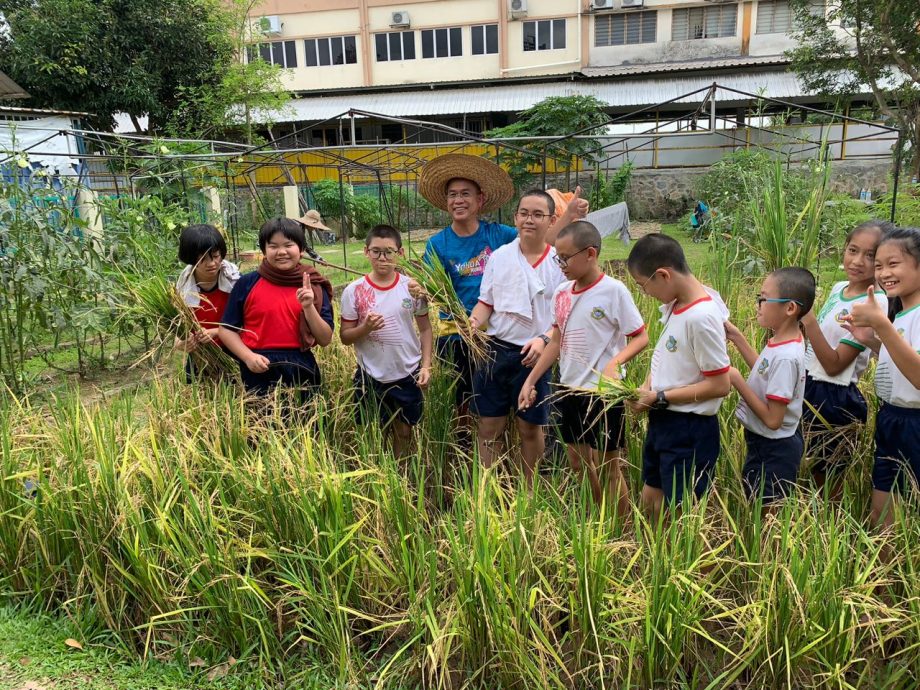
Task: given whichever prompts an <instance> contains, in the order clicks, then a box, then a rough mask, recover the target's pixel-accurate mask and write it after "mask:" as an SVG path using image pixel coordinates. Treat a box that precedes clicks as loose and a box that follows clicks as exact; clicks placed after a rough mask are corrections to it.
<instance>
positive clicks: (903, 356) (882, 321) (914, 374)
mask: <svg viewBox="0 0 920 690" xmlns="http://www.w3.org/2000/svg"><path fill="white" fill-rule="evenodd" d="M874 287H875V286H871V287H870V288H869V290H868V291H867V295H868V298H867V299H866V301H865V302H862V303H861V304H855V305H853V311H852V312H851V313H850V323H851V324H853V325H854V326H857V327H859V326H868V327H869V328H872V329H874V330H875V334H876V335H877V336H878V339H879V340H880V341H881V342H882V344H883V345H884V346H885V347H886V348H887V349H888V354H889V355H891V361H892V362H894V365H895V366H896V367H897V368H898V370H899V371H900V372H901V373H902V374H903V375H904V378H906V379H907V380H908V381H909V382H910V384H911V385H912V386H913V387H914V388H916V389H918V390H920V353H918V352H917V351H916V350H915V349H914V346H913V345H912V344H911V343H910V342H909V341H908V340H907V338H902V337H901V336H900V335H898V331H897V330H896V329H895V327H894V324H893V323H891V321H889V320H888V315H887V314H886V313H885V312H884V311H882V309H881V307H880V306H879V304H878V302H876V301H875V291H874Z"/></svg>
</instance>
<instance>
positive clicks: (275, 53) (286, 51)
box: [246, 41, 297, 67]
mask: <svg viewBox="0 0 920 690" xmlns="http://www.w3.org/2000/svg"><path fill="white" fill-rule="evenodd" d="M246 58H247V62H254V61H255V60H264V61H265V62H267V63H269V64H272V65H278V66H279V67H297V48H296V44H295V42H294V41H272V42H270V43H254V44H251V45H248V46H246Z"/></svg>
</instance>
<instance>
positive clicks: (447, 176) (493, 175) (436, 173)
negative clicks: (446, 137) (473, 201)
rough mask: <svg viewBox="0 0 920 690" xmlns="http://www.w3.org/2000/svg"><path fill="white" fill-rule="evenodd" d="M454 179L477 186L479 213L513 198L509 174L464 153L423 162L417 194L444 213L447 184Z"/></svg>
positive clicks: (492, 164) (490, 163)
mask: <svg viewBox="0 0 920 690" xmlns="http://www.w3.org/2000/svg"><path fill="white" fill-rule="evenodd" d="M457 177H460V178H463V179H465V180H472V181H473V182H475V183H476V184H478V185H479V188H480V189H481V190H482V194H483V196H484V197H485V200H484V202H483V204H482V208H481V209H480V212H481V213H488V212H489V211H494V210H495V209H497V208H500V207H501V206H502V205H504V204H506V203H508V202H509V201H510V200H511V197H513V196H514V183H513V182H512V181H511V177H510V176H509V175H508V173H506V172H505V171H504V170H502V169H501V168H500V167H499V166H498V165H496V164H495V163H493V162H492V161H490V160H486V159H485V158H479V157H478V156H470V155H468V154H465V153H448V154H445V155H443V156H438V157H437V158H435V159H434V160H432V161H429V162H428V163H426V164H425V167H424V168H422V172H421V174H420V175H419V183H418V189H419V192H420V193H421V195H422V196H423V197H425V198H426V199H427V200H428V201H429V202H430V203H431V204H432V205H434V206H436V207H437V208H439V209H441V210H442V211H446V210H447V189H446V187H447V183H448V182H450V181H451V180H453V179H454V178H457Z"/></svg>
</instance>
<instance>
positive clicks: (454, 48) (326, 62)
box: [247, 0, 793, 68]
mask: <svg viewBox="0 0 920 690" xmlns="http://www.w3.org/2000/svg"><path fill="white" fill-rule="evenodd" d="M671 14H672V18H671V19H672V20H671V40H672V41H688V40H695V39H703V38H723V37H730V36H735V35H736V33H737V25H738V5H736V4H724V5H712V6H708V7H691V8H683V9H675V10H672V12H671ZM792 20H793V13H792V12H791V10H790V8H789V2H788V0H774V1H772V2H768V1H765V0H761V2H759V3H758V7H757V26H756V32H757V33H758V34H770V33H788V32H789V31H790V30H791V28H792ZM469 29H470V47H471V54H472V55H492V54H496V53H498V24H481V25H475V26H471V27H469ZM419 33H420V34H421V56H422V58H424V59H429V58H442V57H459V56H462V55H463V50H464V47H463V27H459V26H457V27H451V28H443V29H423V30H421V31H420V32H419ZM415 34H416V32H415V31H391V32H386V33H378V34H374V48H375V53H376V59H377V62H392V61H398V60H414V59H415V58H416V57H417V52H418V51H417V45H416V37H415ZM657 40H658V12H657V11H655V10H646V11H640V12H628V13H619V14H607V15H598V16H596V17H595V18H594V45H595V46H596V47H606V46H619V45H632V44H638V43H655V42H657ZM565 47H566V20H565V19H546V20H540V21H529V22H523V44H522V49H523V50H524V51H525V52H531V51H542V50H561V49H564V48H565ZM304 56H305V65H306V66H307V67H322V66H331V65H354V64H357V62H358V51H357V39H356V37H355V36H332V37H324V38H308V39H306V40H305V41H304ZM247 57H248V59H249V61H250V62H251V61H253V60H255V59H258V58H261V59H262V60H264V61H265V62H270V63H272V64H275V65H279V66H281V67H288V68H291V67H297V66H298V57H297V50H296V42H295V41H272V42H268V43H259V44H253V45H250V46H248V47H247Z"/></svg>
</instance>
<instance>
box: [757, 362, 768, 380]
mask: <svg viewBox="0 0 920 690" xmlns="http://www.w3.org/2000/svg"><path fill="white" fill-rule="evenodd" d="M769 369H770V360H769V359H767V358H766V357H765V358H764V359H763V360H761V362H760V366H759V367H757V373H758V374H760V375H761V376H766V375H767V371H768V370H769Z"/></svg>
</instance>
